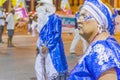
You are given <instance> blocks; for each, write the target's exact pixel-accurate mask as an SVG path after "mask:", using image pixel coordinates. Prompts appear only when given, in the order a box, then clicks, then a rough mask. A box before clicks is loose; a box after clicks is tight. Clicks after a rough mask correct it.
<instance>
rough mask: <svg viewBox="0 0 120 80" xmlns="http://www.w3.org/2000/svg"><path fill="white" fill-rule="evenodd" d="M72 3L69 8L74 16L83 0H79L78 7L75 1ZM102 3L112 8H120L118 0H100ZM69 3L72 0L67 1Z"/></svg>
mask: <svg viewBox="0 0 120 80" xmlns="http://www.w3.org/2000/svg"><path fill="white" fill-rule="evenodd" d="M73 1H74V5H70V7H71V10H72V12H73V14H75V13H76V12H77V11H78V7H79V6H80V5H82V4H83V2H84V0H79V4H80V5H79V6H78V5H77V0H73ZM111 1H113V2H111ZM102 2H103V3H108V4H110V5H111V6H112V7H114V8H120V0H102ZM110 2H111V3H110ZM69 3H70V4H72V0H69ZM112 4H113V5H112Z"/></svg>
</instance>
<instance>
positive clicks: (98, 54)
mask: <svg viewBox="0 0 120 80" xmlns="http://www.w3.org/2000/svg"><path fill="white" fill-rule="evenodd" d="M85 61H86V65H87V66H86V67H87V68H88V71H89V72H90V73H91V74H92V76H93V77H94V79H96V80H97V79H98V78H99V77H100V75H101V74H102V73H103V72H105V71H107V70H108V69H111V68H115V69H116V71H117V70H119V69H120V46H119V45H118V44H116V43H115V44H112V43H111V42H110V41H98V42H96V43H95V44H94V45H93V46H92V49H91V52H90V54H89V55H87V56H86V58H85ZM119 75H120V74H119Z"/></svg>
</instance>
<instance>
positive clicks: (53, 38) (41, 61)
mask: <svg viewBox="0 0 120 80" xmlns="http://www.w3.org/2000/svg"><path fill="white" fill-rule="evenodd" d="M36 11H37V14H38V27H37V28H38V29H37V30H38V32H39V37H38V40H37V48H38V55H37V58H36V63H35V71H36V76H37V80H66V76H67V73H68V65H67V61H66V56H65V53H64V45H63V41H62V37H61V32H62V22H61V18H60V17H59V16H57V15H56V14H55V11H56V9H55V7H54V5H53V2H52V0H40V1H39V6H37V8H36Z"/></svg>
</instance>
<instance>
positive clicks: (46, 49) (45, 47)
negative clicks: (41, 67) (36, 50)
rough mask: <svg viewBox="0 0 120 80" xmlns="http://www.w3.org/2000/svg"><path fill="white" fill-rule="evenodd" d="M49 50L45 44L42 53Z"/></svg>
mask: <svg viewBox="0 0 120 80" xmlns="http://www.w3.org/2000/svg"><path fill="white" fill-rule="evenodd" d="M47 51H48V48H47V46H43V47H42V53H43V54H45V53H47Z"/></svg>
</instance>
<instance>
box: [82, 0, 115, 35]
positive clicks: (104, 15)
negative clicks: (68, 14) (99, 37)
mask: <svg viewBox="0 0 120 80" xmlns="http://www.w3.org/2000/svg"><path fill="white" fill-rule="evenodd" d="M82 9H85V10H87V11H88V12H90V13H91V14H92V16H94V18H95V19H96V20H97V21H98V23H99V25H101V26H103V27H105V28H106V29H107V30H108V31H109V32H110V34H111V35H112V34H114V28H115V27H114V24H113V18H112V13H111V11H110V9H109V8H108V7H107V6H106V5H105V4H103V3H102V2H101V0H85V2H84V4H83V7H82Z"/></svg>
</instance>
